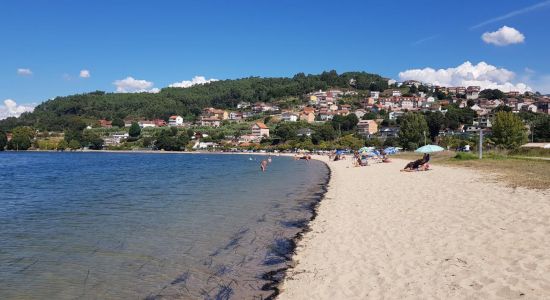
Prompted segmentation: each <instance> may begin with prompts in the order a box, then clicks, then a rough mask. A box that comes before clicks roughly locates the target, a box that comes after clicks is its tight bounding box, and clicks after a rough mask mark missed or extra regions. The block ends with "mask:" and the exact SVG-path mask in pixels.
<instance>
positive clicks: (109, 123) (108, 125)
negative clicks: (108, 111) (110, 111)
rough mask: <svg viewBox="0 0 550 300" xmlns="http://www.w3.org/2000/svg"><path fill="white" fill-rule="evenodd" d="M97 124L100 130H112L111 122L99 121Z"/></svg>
mask: <svg viewBox="0 0 550 300" xmlns="http://www.w3.org/2000/svg"><path fill="white" fill-rule="evenodd" d="M98 122H99V126H101V127H102V128H113V122H111V121H107V120H105V119H101V120H99V121H98Z"/></svg>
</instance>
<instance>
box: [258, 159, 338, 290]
mask: <svg viewBox="0 0 550 300" xmlns="http://www.w3.org/2000/svg"><path fill="white" fill-rule="evenodd" d="M312 158H313V157H312ZM313 159H315V160H317V161H319V162H321V163H322V164H323V165H324V166H325V168H326V169H327V175H326V178H325V180H324V182H322V183H320V184H319V186H320V187H321V190H320V191H319V192H317V193H314V199H313V201H312V202H311V203H309V205H308V207H307V210H308V211H309V213H310V214H311V217H310V218H309V219H308V220H307V222H305V223H304V225H303V226H301V227H299V229H300V231H298V232H297V233H296V234H295V235H294V236H293V237H292V238H291V239H290V240H291V247H290V248H289V249H288V252H287V253H285V259H286V261H287V262H288V263H289V266H286V267H284V268H280V269H277V270H273V271H270V272H266V273H264V274H262V276H261V278H262V279H263V280H267V281H270V283H267V284H265V285H264V286H263V287H262V290H264V291H273V293H272V294H271V295H269V296H268V297H266V298H265V300H273V299H276V298H277V297H278V296H279V295H280V294H281V285H282V283H283V282H284V280H285V278H286V277H287V276H288V271H289V270H291V269H292V268H294V267H295V265H296V261H295V256H296V251H297V247H298V244H299V242H300V241H301V240H302V239H303V238H304V236H305V235H306V234H307V233H308V232H310V231H311V230H312V228H311V222H312V221H314V220H315V218H317V215H318V211H317V210H318V208H319V205H321V202H322V201H323V199H324V198H325V196H326V194H327V192H328V185H329V183H330V180H331V177H332V170H331V168H330V166H329V165H328V164H327V162H326V161H324V160H321V159H320V157H317V158H313ZM289 255H290V256H289Z"/></svg>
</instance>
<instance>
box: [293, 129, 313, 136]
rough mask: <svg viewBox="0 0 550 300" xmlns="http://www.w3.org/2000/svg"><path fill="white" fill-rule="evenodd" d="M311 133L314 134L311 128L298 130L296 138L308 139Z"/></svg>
mask: <svg viewBox="0 0 550 300" xmlns="http://www.w3.org/2000/svg"><path fill="white" fill-rule="evenodd" d="M313 133H314V131H313V130H311V128H300V129H298V130H296V135H297V136H307V137H310V136H311V135H312V134H313Z"/></svg>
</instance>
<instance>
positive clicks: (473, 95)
mask: <svg viewBox="0 0 550 300" xmlns="http://www.w3.org/2000/svg"><path fill="white" fill-rule="evenodd" d="M480 91H481V87H479V86H469V87H468V88H466V99H471V100H476V99H477V98H479V92H480Z"/></svg>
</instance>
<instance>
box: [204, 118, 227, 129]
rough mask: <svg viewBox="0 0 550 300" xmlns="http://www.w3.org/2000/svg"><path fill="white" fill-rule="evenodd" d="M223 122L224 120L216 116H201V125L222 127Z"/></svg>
mask: <svg viewBox="0 0 550 300" xmlns="http://www.w3.org/2000/svg"><path fill="white" fill-rule="evenodd" d="M221 123H222V120H220V119H218V118H215V117H211V118H208V117H201V119H200V124H201V126H207V127H220V125H221Z"/></svg>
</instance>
